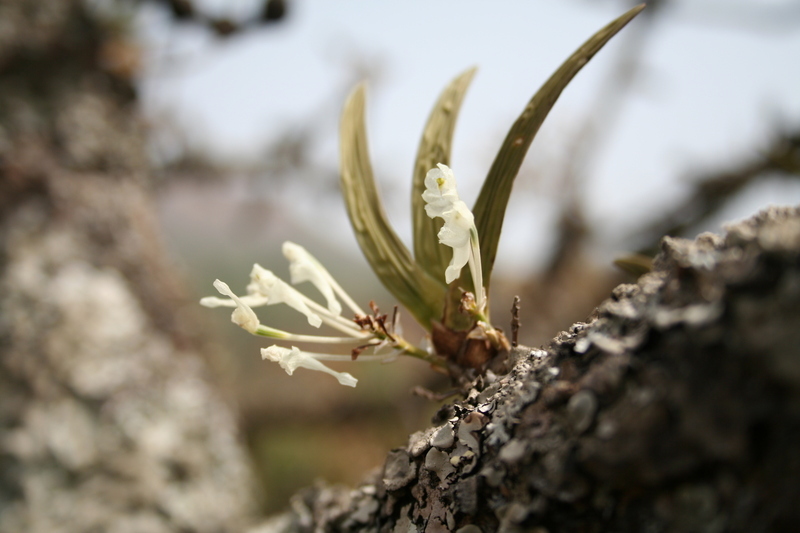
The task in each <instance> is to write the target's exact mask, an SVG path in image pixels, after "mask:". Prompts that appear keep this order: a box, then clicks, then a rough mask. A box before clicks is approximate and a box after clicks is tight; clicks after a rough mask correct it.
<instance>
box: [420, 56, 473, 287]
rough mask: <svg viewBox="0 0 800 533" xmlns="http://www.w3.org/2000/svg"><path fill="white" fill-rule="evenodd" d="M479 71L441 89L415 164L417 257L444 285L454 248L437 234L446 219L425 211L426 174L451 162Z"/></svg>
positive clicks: (423, 266)
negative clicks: (456, 134) (463, 110)
mask: <svg viewBox="0 0 800 533" xmlns="http://www.w3.org/2000/svg"><path fill="white" fill-rule="evenodd" d="M476 70H477V69H476V68H474V67H473V68H471V69H469V70H467V71H465V72H463V73H462V74H460V75H459V76H458V77H456V78H455V79H454V80H453V81H451V82H450V84H449V85H448V86H447V87H446V88H445V89H444V91H442V94H441V95H440V96H439V100H438V101H437V102H436V105H435V106H434V107H433V110H432V111H431V114H430V116H429V117H428V122H427V124H426V125H425V130H424V132H423V133H422V140H421V141H420V143H419V149H418V150H417V160H416V163H415V164H414V181H413V184H412V187H411V218H412V221H413V227H414V257H415V258H416V259H417V263H418V264H419V265H420V266H421V267H422V268H423V269H424V270H425V271H426V272H427V273H428V274H429V275H431V276H432V277H433V278H434V279H436V280H439V281H441V282H442V283H443V284H444V271H445V269H446V268H447V265H449V264H450V257H451V256H452V251H450V249H449V248H447V247H446V246H445V245H443V244H440V243H439V238H438V237H437V234H438V233H439V230H440V229H441V227H442V224H443V223H444V222H443V221H442V220H441V219H439V218H436V219H431V218H430V217H428V215H426V214H425V201H424V200H423V199H422V193H423V192H424V191H425V175H426V174H427V173H428V171H429V170H430V169H432V168H434V167H435V166H436V164H437V163H442V164H445V165H448V166H449V165H450V149H451V146H452V144H453V130H454V129H455V125H456V119H457V118H458V111H459V109H461V102H462V101H463V100H464V95H465V94H466V92H467V89H468V88H469V84H470V82H471V81H472V78H473V76H475V71H476Z"/></svg>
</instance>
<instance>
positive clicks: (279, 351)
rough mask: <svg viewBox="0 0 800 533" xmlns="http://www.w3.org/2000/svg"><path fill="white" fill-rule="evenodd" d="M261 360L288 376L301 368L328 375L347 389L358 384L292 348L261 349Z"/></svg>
mask: <svg viewBox="0 0 800 533" xmlns="http://www.w3.org/2000/svg"><path fill="white" fill-rule="evenodd" d="M261 358H262V359H269V360H270V361H275V362H277V363H278V364H280V365H281V368H283V369H284V370H286V373H287V374H289V375H290V376H291V375H292V374H293V373H294V371H295V370H297V369H298V368H301V367H302V368H307V369H309V370H316V371H318V372H325V373H326V374H330V375H332V376H333V377H335V378H336V379H337V380H338V381H339V383H340V384H342V385H345V386H347V387H355V386H356V383H358V380H357V379H356V378H354V377H353V376H352V375H350V374H348V373H347V372H336V371H335V370H333V369H331V368H328V367H327V366H325V365H324V364H322V363H321V362H319V361H318V360H317V359H315V358H314V354H312V353H308V352H301V351H300V350H299V349H297V348H296V347H294V346H292V348H291V349H289V348H284V347H282V346H275V345H273V346H270V347H269V348H262V349H261Z"/></svg>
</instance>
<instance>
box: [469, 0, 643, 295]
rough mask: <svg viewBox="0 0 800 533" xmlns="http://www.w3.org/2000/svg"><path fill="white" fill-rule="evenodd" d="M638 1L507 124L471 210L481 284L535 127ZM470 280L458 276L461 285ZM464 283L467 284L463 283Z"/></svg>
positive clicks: (572, 58) (633, 11) (634, 12)
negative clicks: (478, 245) (479, 248)
mask: <svg viewBox="0 0 800 533" xmlns="http://www.w3.org/2000/svg"><path fill="white" fill-rule="evenodd" d="M644 7H645V6H644V4H640V5H638V6H636V7H634V8H633V9H631V10H630V11H628V12H627V13H625V14H624V15H622V16H621V17H619V18H618V19H616V20H614V21H613V22H611V23H610V24H609V25H607V26H606V27H604V28H603V29H601V30H600V31H598V32H597V33H595V34H594V35H593V36H592V37H591V38H590V39H589V40H588V41H586V42H585V43H584V44H583V46H581V47H580V48H578V49H577V50H576V51H575V53H574V54H572V56H570V58H569V59H567V60H566V61H565V62H564V63H563V64H562V65H561V66H560V67H559V68H558V70H556V71H555V73H554V74H553V75H552V76H550V79H548V80H547V82H545V84H544V85H543V86H542V87H541V89H539V91H538V92H537V93H536V94H535V95H534V96H533V98H532V99H531V101H530V102H528V105H527V106H526V107H525V110H524V111H523V112H522V114H521V115H520V116H519V118H518V119H517V121H516V122H515V123H514V125H513V126H511V130H510V131H509V132H508V135H507V136H506V138H505V140H504V141H503V145H502V146H501V147H500V151H499V152H498V153H497V157H495V160H494V162H493V163H492V167H491V168H490V169H489V174H488V176H487V177H486V181H485V182H484V183H483V187H482V188H481V192H480V194H479V195H478V200H477V202H476V203H475V208H474V209H473V213H474V215H475V225H476V226H477V228H478V235H479V236H480V239H481V260H482V263H483V284H484V286H485V287H487V288H488V287H489V278H490V276H491V273H492V267H493V266H494V259H495V256H496V255H497V244H498V242H499V240H500V231H501V230H502V228H503V217H504V216H505V212H506V206H507V205H508V199H509V196H510V195H511V187H512V185H513V184H514V179H515V178H516V177H517V173H518V172H519V169H520V166H521V165H522V160H523V159H524V158H525V154H526V153H527V151H528V147H529V146H530V145H531V142H532V141H533V138H534V136H535V135H536V132H537V131H539V126H541V125H542V122H543V121H544V119H545V117H547V114H548V113H549V112H550V109H551V108H552V107H553V105H554V104H555V103H556V100H557V99H558V97H559V96H560V95H561V91H563V90H564V87H566V86H567V84H568V83H569V82H570V81H571V80H572V78H573V77H574V76H575V75H576V74H577V73H578V72H579V71H580V70H581V69H582V68H583V66H584V65H586V63H588V62H589V60H590V59H591V58H592V57H593V56H594V55H595V54H596V53H597V52H598V51H599V50H600V49H601V48H602V47H603V46H604V45H605V44H606V43H607V42H608V41H609V40H610V39H611V38H612V37H613V36H614V35H615V34H616V33H617V32H618V31H620V30H621V29H622V28H623V27H624V26H625V25H626V24H627V23H628V22H630V21H631V20H632V19H633V18H634V17H635V16H636V15H638V14H639V12H640V11H642V9H644ZM463 284H468V286H471V282H470V281H469V280H468V276H467V277H465V276H463V275H462V285H463ZM463 286H467V285H463Z"/></svg>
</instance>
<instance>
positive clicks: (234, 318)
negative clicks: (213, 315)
mask: <svg viewBox="0 0 800 533" xmlns="http://www.w3.org/2000/svg"><path fill="white" fill-rule="evenodd" d="M214 287H215V288H216V289H217V290H218V291H219V292H220V294H223V295H225V296H228V297H229V298H230V299H231V300H230V301H233V302H234V304H235V305H236V309H234V310H233V313H232V314H231V322H233V323H234V324H236V325H237V326H241V327H242V328H244V329H246V330H247V331H249V332H250V333H255V332H256V331H257V330H258V326H259V322H258V317H257V316H256V314H255V312H254V311H253V310H252V309H251V308H250V306H249V305H247V303H245V302H244V301H243V300H242V299H241V298H239V297H238V296H236V294H234V292H233V291H232V290H231V288H230V287H229V286H228V284H227V283H225V282H224V281H220V280H215V281H214ZM204 300H205V298H204ZM200 303H202V301H201V302H200ZM208 307H213V306H208Z"/></svg>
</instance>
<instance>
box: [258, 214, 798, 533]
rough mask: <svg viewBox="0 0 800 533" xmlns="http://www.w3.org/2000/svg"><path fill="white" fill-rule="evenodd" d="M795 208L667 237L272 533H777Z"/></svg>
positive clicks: (785, 475) (787, 425)
mask: <svg viewBox="0 0 800 533" xmlns="http://www.w3.org/2000/svg"><path fill="white" fill-rule="evenodd" d="M799 321H800V208H770V209H768V210H766V211H764V212H762V213H760V214H758V215H756V216H755V217H753V218H751V219H749V220H746V221H744V222H741V223H738V224H735V225H732V226H730V227H728V228H727V234H726V235H725V236H724V237H720V236H717V235H712V234H703V235H700V236H699V237H698V238H697V239H695V240H694V241H690V240H685V239H675V238H668V237H667V238H664V239H663V241H662V245H661V252H660V254H659V255H658V257H657V258H656V261H655V268H654V270H653V272H651V273H649V274H646V275H645V276H643V277H642V278H640V279H639V280H638V282H637V283H635V284H627V285H620V286H618V287H617V288H616V289H614V291H613V293H612V294H611V297H610V298H609V299H608V300H606V301H605V302H603V303H602V304H601V305H600V306H599V307H598V308H597V309H596V310H595V311H594V313H593V314H592V315H591V317H590V318H589V319H588V320H587V321H586V322H584V323H578V324H575V325H573V326H572V327H571V328H570V329H569V330H568V331H565V332H562V333H560V334H559V335H557V336H556V337H555V339H553V341H552V342H551V343H550V344H549V345H548V346H546V347H544V348H542V349H530V348H524V347H519V348H516V349H515V350H514V351H513V352H512V355H511V359H510V361H509V367H510V371H509V372H508V373H507V374H494V373H491V372H487V373H486V374H485V375H483V376H481V377H479V378H478V379H476V380H475V381H474V382H473V383H472V384H471V386H470V387H469V388H468V390H466V391H465V397H464V398H463V399H462V400H460V401H457V402H455V403H452V404H448V405H446V406H444V407H443V408H442V409H441V410H440V411H439V413H438V415H437V417H436V418H435V420H434V426H432V427H431V428H429V429H427V430H423V431H420V432H418V433H415V434H414V435H412V436H411V437H410V438H409V442H408V445H407V446H406V447H405V448H401V449H397V450H394V451H392V452H391V453H390V454H389V455H388V457H387V460H386V464H385V465H384V467H383V468H382V469H378V470H376V471H375V472H374V473H373V474H372V475H371V476H370V477H368V478H367V479H365V481H364V482H363V484H362V485H361V486H359V487H357V488H355V489H352V490H351V489H346V488H342V487H331V486H326V485H324V484H319V485H317V486H315V487H312V488H309V489H307V490H306V491H304V492H301V493H300V494H298V495H296V496H295V498H294V500H293V503H292V510H291V511H289V512H288V513H287V514H285V515H283V516H282V517H281V518H280V520H277V521H274V522H272V524H271V525H270V524H267V525H265V526H264V527H263V528H262V529H261V530H260V531H263V532H267V531H376V532H377V531H392V532H403V533H405V532H407V531H426V532H434V531H460V532H462V533H475V532H477V531H484V532H488V531H540V532H544V531H559V532H562V531H598V532H599V531H631V532H634V531H637V532H638V531H643V530H645V529H646V530H648V531H748V532H750V531H777V530H785V529H786V528H787V527H789V526H790V525H791V524H797V523H798V521H800V506H798V503H800V483H798V481H797V480H798V479H800V468H799V467H798V466H797V465H798V464H800V463H798V461H797V458H798V452H797V446H796V443H797V442H798V438H800V423H799V422H800V419H799V418H798V414H797V413H798V411H797V405H798V400H800V328H798V327H797V325H798V323H800V322H799Z"/></svg>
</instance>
